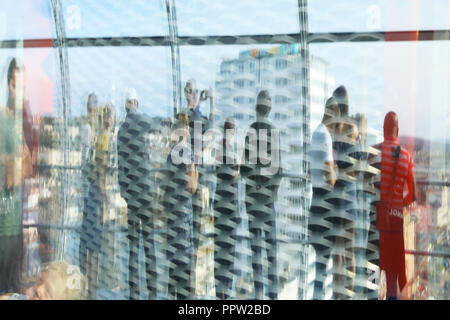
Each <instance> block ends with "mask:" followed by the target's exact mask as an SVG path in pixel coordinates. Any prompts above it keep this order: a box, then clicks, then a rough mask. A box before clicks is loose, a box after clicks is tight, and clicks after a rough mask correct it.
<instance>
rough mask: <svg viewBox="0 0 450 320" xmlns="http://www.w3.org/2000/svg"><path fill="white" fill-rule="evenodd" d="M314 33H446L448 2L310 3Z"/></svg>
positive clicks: (364, 0) (325, 0)
mask: <svg viewBox="0 0 450 320" xmlns="http://www.w3.org/2000/svg"><path fill="white" fill-rule="evenodd" d="M308 13H309V30H310V31H311V32H369V31H414V30H446V29H449V26H450V22H449V21H450V19H449V15H450V4H449V2H448V1H447V0H431V1H428V0H411V1H403V0H362V1H355V0H344V1H333V0H313V1H308Z"/></svg>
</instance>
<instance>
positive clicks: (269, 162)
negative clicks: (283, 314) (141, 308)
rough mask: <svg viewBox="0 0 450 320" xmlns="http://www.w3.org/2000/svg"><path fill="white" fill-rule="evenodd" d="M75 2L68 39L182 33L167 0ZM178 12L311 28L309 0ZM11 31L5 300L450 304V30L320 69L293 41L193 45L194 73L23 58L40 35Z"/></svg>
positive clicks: (71, 57)
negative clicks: (301, 8)
mask: <svg viewBox="0 0 450 320" xmlns="http://www.w3.org/2000/svg"><path fill="white" fill-rule="evenodd" d="M24 3H25V5H24V9H23V10H25V9H27V10H31V12H34V11H33V10H35V11H36V10H37V9H36V8H37V7H35V6H38V4H34V2H33V5H31V2H30V3H28V2H24ZM36 3H39V5H42V6H44V7H45V3H46V2H45V1H38V2H36ZM173 3H175V2H173ZM317 3H322V6H321V7H320V8H319V9H321V10H322V11H323V9H324V7H325V5H324V4H323V3H325V1H318V2H317ZM424 3H425V2H422V1H416V2H414V4H413V5H411V6H410V7H408V9H411V10H412V11H414V10H416V9H417V8H422V7H425V5H424ZM62 4H63V8H62V9H63V10H62V13H63V14H64V17H65V23H66V32H67V35H68V36H69V37H109V36H119V37H120V36H123V37H128V36H129V37H135V36H136V37H139V36H149V35H164V34H167V32H168V28H167V25H166V22H165V21H166V20H167V19H166V12H165V10H166V7H165V4H166V2H165V1H156V2H154V3H152V4H147V3H146V2H145V1H132V2H130V3H126V4H123V3H122V4H114V5H112V6H111V7H108V8H106V7H105V8H103V7H102V6H100V4H99V3H97V2H95V3H94V2H92V1H77V2H75V1H62ZM308 4H309V8H310V10H309V13H310V16H309V18H310V26H313V25H315V24H317V14H318V11H317V10H318V7H317V6H318V5H317V4H316V2H309V3H308ZM175 5H176V8H177V9H178V10H177V14H178V21H179V26H178V27H179V30H180V34H183V35H199V36H202V35H213V34H217V35H231V36H233V35H235V34H252V33H254V34H267V33H286V32H287V33H289V32H293V33H294V32H298V31H299V30H298V11H296V10H297V7H298V1H281V2H279V3H277V4H275V3H274V2H273V1H262V2H261V3H258V5H256V3H254V2H251V1H244V2H242V3H241V2H239V4H236V5H235V6H233V7H230V6H229V5H228V4H227V5H225V4H222V5H218V4H215V5H214V6H211V4H210V3H209V2H205V1H191V2H187V3H184V2H183V3H181V2H180V1H177V2H176V3H175ZM341 5H342V4H341ZM366 5H371V6H373V5H375V6H376V5H380V6H381V7H383V8H384V7H386V10H387V12H388V13H387V14H389V15H390V14H393V12H395V10H394V9H392V8H394V7H395V8H397V7H398V6H400V4H399V2H397V1H394V2H393V3H392V4H388V3H387V2H382V1H379V2H376V1H372V2H370V3H369V2H367V1H365V2H364V1H363V2H361V3H360V4H356V5H355V7H352V8H354V9H355V10H356V9H357V8H360V7H361V6H363V7H364V8H365V6H366ZM441 5H442V2H440V1H436V3H434V4H433V5H430V6H429V7H426V9H427V10H425V11H423V12H422V11H420V12H421V15H424V16H427V15H428V14H429V13H430V12H432V11H433V10H439V11H440V10H441V9H440V7H439V6H441ZM330 6H332V7H333V8H337V9H336V10H337V11H336V12H337V13H339V12H341V11H343V12H347V11H348V10H350V9H348V8H346V7H345V4H344V5H343V7H342V8H341V7H340V6H338V5H336V4H335V3H333V4H330ZM358 6H359V7H358ZM388 7H390V8H391V9H392V10H394V11H392V12H391V11H389V10H388V9H387V8H388ZM364 8H363V9H364ZM374 8H375V7H372V9H373V10H375V9H374ZM399 8H400V7H399ZM241 9H242V10H241ZM344 9H345V10H344ZM372 9H371V10H372ZM397 9H398V8H397ZM7 10H8V12H15V11H12V9H11V8H9V7H8V8H7ZM237 10H240V11H239V12H238V11H237ZM333 10H335V9H333ZM373 10H372V11H373ZM383 10H384V9H383ZM372 11H370V12H372ZM375 11H376V10H375ZM412 11H411V12H412ZM36 12H37V11H36ZM193 12H195V14H194V13H193ZM358 12H360V13H361V12H363V13H364V12H365V11H364V10H362V11H358ZM442 12H443V11H442ZM147 13H148V15H147ZM219 13H223V14H219ZM440 13H441V11H440ZM320 14H323V13H320ZM339 14H341V13H339ZM32 15H34V14H32ZM243 15H244V16H245V17H246V18H245V19H244V18H243V17H244V16H243ZM442 15H443V13H441V15H438V17H437V18H436V19H435V20H433V21H434V22H433V23H435V24H436V25H435V27H436V28H437V27H439V26H442V25H441V24H439V23H440V22H439V21H440V20H439V19H440V18H439V17H442ZM256 16H257V17H258V19H263V20H261V21H259V20H258V19H248V17H250V18H251V17H256ZM406 16H408V15H406ZM213 17H214V19H213ZM381 17H384V16H383V15H381ZM386 17H387V16H386ZM408 17H409V16H408ZM37 18H38V15H37V14H36V19H37ZM116 18H117V19H116ZM211 19H212V20H211ZM358 19H359V18H355V19H350V20H351V22H352V23H355V24H358V23H359V24H361V21H360V20H358ZM144 20H145V21H144ZM163 20H164V21H163ZM210 20H211V21H210ZM331 20H333V19H326V21H330V24H332V23H335V24H336V28H334V27H333V28H334V29H333V30H334V31H342V30H345V28H347V27H348V28H349V29H348V30H354V28H353V27H352V26H346V27H345V28H344V29H342V30H341V29H340V28H341V25H340V24H341V23H346V21H347V20H346V21H342V19H334V20H333V21H334V22H333V21H331ZM350 20H348V21H350ZM419 20H420V19H419ZM8 21H9V20H8ZM236 21H237V22H236ZM267 21H272V22H273V21H274V22H275V23H274V24H270V23H267ZM374 21H375V20H374ZM374 21H372V22H374ZM375 22H376V21H375ZM419 22H420V21H419ZM8 23H9V22H8ZM402 23H404V21H403V22H399V24H398V25H397V26H399V27H401V26H403V24H402ZM206 25H208V28H206V27H205V26H206ZM219 25H220V28H219V27H218V26H219ZM322 25H325V24H324V23H322ZM420 25H421V24H420V23H419V26H420ZM193 26H195V27H193ZM224 26H225V27H224ZM427 26H431V27H433V26H434V24H429V25H428V24H427ZM363 27H364V26H363ZM423 27H424V28H426V27H425V25H424V26H423ZM314 28H315V27H314ZM314 28H312V29H313V32H315V31H317V30H316V29H314ZM330 28H331V27H330ZM355 28H356V27H355ZM358 28H359V27H358ZM364 28H366V29H364ZM364 28H363V29H361V30H369V29H370V28H369V27H367V26H366V27H364ZM380 28H381V29H380V30H383V29H386V30H388V29H389V28H390V27H389V26H388V24H386V26H384V25H383V24H381V27H380ZM433 28H434V27H433ZM14 29H15V27H11V26H10V25H9V24H8V28H7V31H8V32H9V33H7V35H2V38H1V40H4V39H10V38H11V37H12V38H14V39H17V40H18V41H17V42H16V45H17V48H14V49H6V48H3V49H2V50H0V64H1V66H2V69H3V70H4V71H3V73H2V74H1V79H0V81H1V82H0V124H1V125H0V131H2V133H3V134H2V135H1V136H2V137H3V138H2V140H1V143H0V162H1V165H0V181H2V187H1V188H0V189H1V194H0V209H1V210H0V238H1V239H0V240H1V241H0V268H1V270H0V271H1V272H0V298H1V299H136V300H137V299H393V298H399V299H431V298H436V299H448V298H449V293H448V275H449V272H448V270H449V268H448V257H449V252H448V244H449V236H448V223H449V219H448V218H449V210H448V199H449V190H448V178H449V177H448V176H449V170H448V169H449V163H450V162H449V157H448V154H449V142H448V129H447V128H448V120H449V114H448V111H447V109H448V108H446V106H448V105H449V101H450V99H449V97H450V96H449V93H448V88H447V87H448V82H449V74H450V72H449V71H450V64H449V63H448V61H450V59H448V56H449V48H450V47H449V44H448V42H447V41H420V42H412V41H410V42H406V41H405V42H374V43H367V42H357V43H356V42H348V43H323V44H311V45H309V46H308V48H309V60H306V59H305V55H304V51H303V48H302V46H301V45H300V44H296V43H294V44H257V45H251V44H243V45H218V44H217V45H189V44H188V43H187V42H184V43H183V45H182V46H180V48H179V53H180V56H179V58H180V59H179V67H178V66H177V63H176V61H174V60H172V55H171V54H172V51H171V50H170V49H171V47H170V46H169V45H168V44H167V43H162V42H161V43H162V44H161V46H146V45H145V46H144V45H142V43H141V42H140V39H136V43H133V46H124V45H120V43H118V44H119V46H115V45H114V46H105V47H100V46H92V47H85V46H80V47H69V48H67V47H63V48H58V47H57V48H47V47H43V48H27V45H26V44H27V43H28V44H29V43H30V42H27V41H25V42H24V46H25V49H21V48H20V47H21V43H22V42H21V40H27V39H23V37H25V36H26V37H28V36H29V38H34V37H35V36H36V37H40V36H41V31H42V32H44V30H37V31H36V33H35V34H33V33H30V34H29V33H28V31H27V32H24V33H23V34H21V33H20V32H19V31H20V30H19V31H17V32H19V33H14V32H15V31H14V32H13V31H12V30H14ZM37 29H39V28H37ZM44 29H45V28H44ZM405 29H408V28H406V27H405ZM370 30H372V29H370ZM47 31H48V30H47ZM51 32H53V31H51ZM50 34H51V33H50V32H48V33H47V34H46V35H45V34H44V33H42V37H43V38H49V37H50ZM259 39H263V38H259ZM11 43H12V42H7V43H6V44H7V45H8V46H12V45H11ZM70 43H71V45H76V43H75V42H73V41H72V42H70ZM114 44H116V43H114ZM55 45H57V43H56V42H55ZM141 45H142V46H141ZM60 49H61V50H60ZM61 53H62V54H63V56H64V57H66V58H67V60H65V59H61V55H60V54H61ZM61 63H67V65H61ZM66 71H68V72H69V73H68V74H66V73H65V72H66ZM174 80H175V81H174ZM67 94H69V95H70V96H66V95H67ZM173 97H181V99H180V105H179V106H175V107H176V109H175V108H174V106H173ZM389 111H393V112H394V113H395V114H396V115H397V119H398V121H394V120H395V119H394V118H395V117H394V116H393V113H388V112H389ZM386 115H388V116H386ZM385 117H386V119H387V120H386V121H387V122H388V123H390V126H387V127H390V128H391V129H392V130H391V132H390V133H389V132H386V131H385V130H383V129H384V128H386V125H385ZM393 128H398V130H397V129H395V130H394V129H393ZM393 131H395V132H393ZM387 133H388V134H387ZM397 145H400V146H401V148H400V149H399V150H400V152H399V153H398V154H397V152H396V150H397V149H396V146H397ZM392 147H394V149H392ZM396 155H398V159H397V156H396ZM405 160H408V161H405ZM396 161H398V163H397V165H398V168H396V167H395V166H394V167H392V165H394V164H395V163H396ZM394 168H396V170H394ZM394 171H395V173H394ZM413 173H414V174H413ZM413 176H414V178H415V182H416V184H415V187H414V188H413V185H414V183H413V180H414V179H412V177H413ZM392 177H394V178H392ZM391 182H392V183H391ZM391 187H392V191H390V188H391ZM412 194H415V196H416V197H415V198H412V197H410V196H409V195H412ZM390 195H392V197H390ZM394 195H395V196H394ZM390 200H391V201H390ZM413 200H415V201H413ZM393 202H398V203H397V204H395V205H393ZM383 203H384V204H385V209H386V208H387V209H386V210H384V211H383ZM386 203H387V205H386ZM383 212H387V213H388V214H389V215H388V217H391V216H392V219H398V220H393V221H391V220H390V218H389V219H387V221H388V222H389V223H391V224H395V228H394V229H395V230H391V229H389V228H387V227H386V226H384V225H380V219H381V218H382V217H383V215H382V213H383ZM391 213H392V214H391ZM386 228H387V229H386ZM392 231H395V232H396V233H395V234H394V235H392V234H391V233H393V232H392ZM386 240H387V242H388V244H386ZM392 255H394V256H395V257H396V258H395V259H394V258H392ZM399 266H400V267H399ZM397 282H398V285H397Z"/></svg>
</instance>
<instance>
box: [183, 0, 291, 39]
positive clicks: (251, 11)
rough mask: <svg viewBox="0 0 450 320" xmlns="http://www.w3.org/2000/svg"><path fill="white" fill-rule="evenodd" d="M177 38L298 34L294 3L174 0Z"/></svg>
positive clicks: (268, 0)
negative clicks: (178, 36) (175, 0)
mask: <svg viewBox="0 0 450 320" xmlns="http://www.w3.org/2000/svg"><path fill="white" fill-rule="evenodd" d="M176 10H177V20H178V32H179V34H180V36H188V35H189V36H192V35H195V36H209V35H239V34H245V35H247V34H277V33H294V32H298V29H299V24H298V2H297V0H281V1H276V2H274V1H270V0H263V1H254V0H245V1H225V2H222V3H220V4H218V3H213V2H211V1H207V0H189V1H177V2H176Z"/></svg>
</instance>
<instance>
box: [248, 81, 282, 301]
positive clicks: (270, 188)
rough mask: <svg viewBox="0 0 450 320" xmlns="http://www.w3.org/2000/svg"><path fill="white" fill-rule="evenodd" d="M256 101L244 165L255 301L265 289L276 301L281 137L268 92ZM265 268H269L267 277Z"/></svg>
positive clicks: (263, 92) (261, 94)
mask: <svg viewBox="0 0 450 320" xmlns="http://www.w3.org/2000/svg"><path fill="white" fill-rule="evenodd" d="M256 100H257V101H256V121H255V122H253V123H252V124H251V125H250V128H249V130H248V131H247V135H246V137H245V164H242V165H241V172H242V175H243V177H244V179H245V205H246V211H247V215H248V223H249V231H250V236H251V250H252V269H253V284H254V292H255V298H256V299H262V298H263V295H264V286H265V285H268V296H269V298H270V299H276V298H277V296H278V273H277V236H276V230H277V228H276V212H275V201H276V199H277V196H278V189H279V185H280V181H281V157H280V137H279V132H278V130H277V129H276V128H275V127H274V125H273V124H272V123H271V122H270V121H269V120H268V116H269V113H270V110H271V108H272V100H271V98H270V94H269V92H268V91H267V90H261V91H260V92H259V93H258V96H257V99H256ZM264 149H266V150H264ZM264 255H266V257H267V263H266V260H265V259H264ZM264 266H268V272H267V273H266V272H265V271H264V269H265V268H264Z"/></svg>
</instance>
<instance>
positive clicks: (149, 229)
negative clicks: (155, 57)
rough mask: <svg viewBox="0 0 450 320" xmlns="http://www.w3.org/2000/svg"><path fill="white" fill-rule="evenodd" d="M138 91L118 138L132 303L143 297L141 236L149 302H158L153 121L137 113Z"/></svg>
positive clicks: (132, 93)
mask: <svg viewBox="0 0 450 320" xmlns="http://www.w3.org/2000/svg"><path fill="white" fill-rule="evenodd" d="M138 107H139V103H138V99H137V94H136V90H135V89H134V88H129V89H128V90H127V92H126V99H125V109H126V111H127V115H126V117H125V121H124V122H123V123H122V124H121V126H120V128H119V132H118V134H117V155H118V181H119V188H120V195H121V197H122V198H123V199H124V200H125V201H126V203H127V209H128V210H127V216H128V218H127V219H128V239H129V250H130V251H129V267H128V284H129V289H130V299H131V300H137V299H139V297H140V287H139V283H140V281H139V239H140V236H141V235H142V237H143V242H144V252H145V269H146V272H145V278H146V281H147V289H148V291H149V299H155V298H156V294H157V292H156V271H155V268H156V261H155V260H156V255H155V246H154V242H153V239H154V234H153V212H152V208H151V206H152V202H153V197H152V188H153V183H154V182H153V181H152V174H151V172H152V167H151V161H150V147H149V142H150V141H149V135H150V132H151V131H152V119H151V118H150V117H149V116H147V115H145V114H142V113H140V112H138V111H137V110H138Z"/></svg>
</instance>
